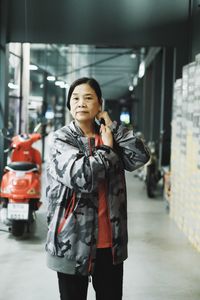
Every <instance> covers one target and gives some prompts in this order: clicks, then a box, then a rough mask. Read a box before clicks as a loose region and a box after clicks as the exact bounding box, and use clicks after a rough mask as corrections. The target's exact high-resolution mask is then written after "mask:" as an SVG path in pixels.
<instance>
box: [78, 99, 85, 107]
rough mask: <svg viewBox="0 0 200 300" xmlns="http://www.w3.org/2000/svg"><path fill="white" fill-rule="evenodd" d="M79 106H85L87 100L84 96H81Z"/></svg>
mask: <svg viewBox="0 0 200 300" xmlns="http://www.w3.org/2000/svg"><path fill="white" fill-rule="evenodd" d="M78 106H85V100H84V98H83V97H80V99H79V101H78Z"/></svg>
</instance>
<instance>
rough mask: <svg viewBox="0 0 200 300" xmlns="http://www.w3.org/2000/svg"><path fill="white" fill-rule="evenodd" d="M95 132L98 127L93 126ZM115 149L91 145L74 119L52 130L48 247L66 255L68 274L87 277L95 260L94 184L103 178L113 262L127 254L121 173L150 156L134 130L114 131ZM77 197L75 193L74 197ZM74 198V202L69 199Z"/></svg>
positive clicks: (96, 212) (96, 213) (92, 141)
mask: <svg viewBox="0 0 200 300" xmlns="http://www.w3.org/2000/svg"><path fill="white" fill-rule="evenodd" d="M97 132H98V129H97ZM113 137H114V147H113V149H111V148H110V147H108V146H105V145H102V146H100V147H95V140H94V138H88V137H85V136H84V135H83V133H82V131H81V130H80V129H79V128H78V127H77V126H76V125H75V123H74V121H72V122H71V123H70V124H69V125H68V126H64V127H63V128H61V129H59V130H57V131H56V132H55V133H54V136H53V139H52V143H51V146H50V159H49V162H48V164H47V188H46V197H47V201H48V214H47V221H48V234H47V242H46V251H47V252H48V254H50V255H51V256H56V257H62V258H63V257H64V258H65V261H68V262H69V264H70V265H73V266H74V269H73V270H72V272H71V273H72V274H81V275H87V274H89V273H90V272H92V270H93V266H94V263H95V253H96V242H97V236H98V183H99V182H100V180H102V179H103V180H105V182H106V185H107V202H108V210H109V217H110V224H111V231H112V253H113V262H114V264H118V263H121V262H122V261H124V260H125V259H126V258H127V242H128V237H127V198H126V184H125V176H124V171H125V170H128V171H134V170H135V169H137V168H139V167H141V166H142V165H144V164H145V163H146V162H147V161H148V160H149V152H148V150H147V148H146V146H145V145H144V144H143V142H142V141H141V140H140V139H138V138H137V137H136V136H135V134H134V133H133V131H132V130H128V129H127V128H126V127H124V126H122V125H121V126H119V127H116V129H115V130H113ZM73 195H75V197H72V196H73ZM72 199H73V200H72Z"/></svg>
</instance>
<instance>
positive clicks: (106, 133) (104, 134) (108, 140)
mask: <svg viewBox="0 0 200 300" xmlns="http://www.w3.org/2000/svg"><path fill="white" fill-rule="evenodd" d="M100 133H101V138H102V141H103V144H104V145H106V146H109V147H111V148H112V147H113V135H112V131H111V130H110V128H109V127H108V126H106V125H103V124H101V127H100Z"/></svg>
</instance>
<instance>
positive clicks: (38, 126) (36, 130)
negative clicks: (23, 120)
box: [33, 123, 42, 132]
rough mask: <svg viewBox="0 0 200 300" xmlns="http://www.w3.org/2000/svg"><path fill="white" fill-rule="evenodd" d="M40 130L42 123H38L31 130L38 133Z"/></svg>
mask: <svg viewBox="0 0 200 300" xmlns="http://www.w3.org/2000/svg"><path fill="white" fill-rule="evenodd" d="M41 128H42V123H39V124H38V125H37V126H36V127H35V128H34V130H33V132H40V131H41Z"/></svg>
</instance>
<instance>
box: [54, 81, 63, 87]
mask: <svg viewBox="0 0 200 300" xmlns="http://www.w3.org/2000/svg"><path fill="white" fill-rule="evenodd" d="M63 84H65V82H64V81H62V80H56V82H55V85H57V86H62V85H63Z"/></svg>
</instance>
